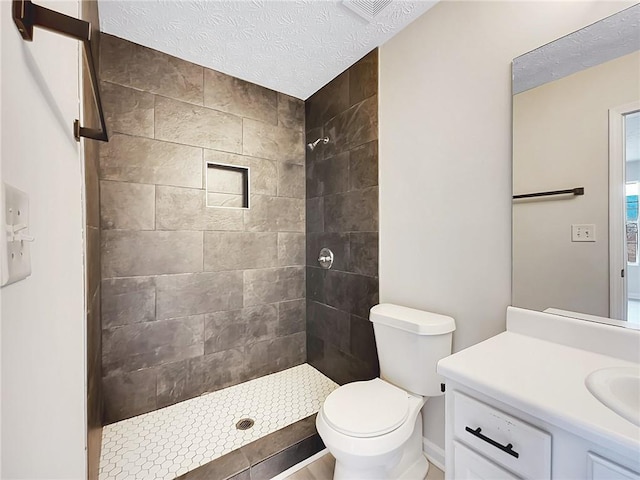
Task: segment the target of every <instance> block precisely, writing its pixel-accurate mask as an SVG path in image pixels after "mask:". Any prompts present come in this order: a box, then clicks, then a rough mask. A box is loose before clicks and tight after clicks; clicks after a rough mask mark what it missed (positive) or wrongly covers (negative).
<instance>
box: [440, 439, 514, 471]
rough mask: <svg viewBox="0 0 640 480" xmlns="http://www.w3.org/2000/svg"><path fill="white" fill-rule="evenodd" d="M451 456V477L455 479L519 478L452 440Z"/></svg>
mask: <svg viewBox="0 0 640 480" xmlns="http://www.w3.org/2000/svg"><path fill="white" fill-rule="evenodd" d="M453 456H454V460H453V478H455V479H456V480H489V479H491V480H495V479H500V480H518V479H519V478H520V477H516V476H515V475H513V474H511V473H510V472H507V471H506V470H505V469H504V468H502V467H499V466H498V465H496V464H495V463H492V462H490V461H489V460H487V459H486V458H484V457H481V456H480V455H478V454H477V453H475V452H474V451H473V450H470V449H469V448H467V447H465V446H464V445H462V444H461V443H458V442H453Z"/></svg>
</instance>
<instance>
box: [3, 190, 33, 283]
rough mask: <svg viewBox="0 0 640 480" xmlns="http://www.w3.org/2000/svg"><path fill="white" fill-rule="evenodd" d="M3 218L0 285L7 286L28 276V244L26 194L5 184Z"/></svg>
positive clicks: (29, 237) (29, 254) (27, 198)
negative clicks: (0, 276) (0, 275)
mask: <svg viewBox="0 0 640 480" xmlns="http://www.w3.org/2000/svg"><path fill="white" fill-rule="evenodd" d="M0 213H1V214H2V218H1V219H0V220H1V223H0V226H2V227H3V229H4V232H0V263H1V274H2V278H1V279H0V286H5V285H9V284H11V283H15V282H17V281H19V280H22V279H24V278H27V277H28V276H29V275H31V251H30V247H29V244H30V243H31V242H33V240H34V239H33V237H31V236H30V235H29V233H28V232H29V197H28V196H27V194H26V193H24V192H23V191H21V190H18V189H17V188H15V187H12V186H11V185H7V184H6V183H3V184H2V206H1V209H0Z"/></svg>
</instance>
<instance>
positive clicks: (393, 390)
mask: <svg viewBox="0 0 640 480" xmlns="http://www.w3.org/2000/svg"><path fill="white" fill-rule="evenodd" d="M410 398H411V395H409V394H408V393H407V392H405V391H404V390H402V389H400V388H398V387H396V386H394V385H391V384H390V383H387V382H385V381H384V380H381V379H380V378H375V379H373V380H369V381H366V382H353V383H349V384H346V385H343V386H341V387H339V388H338V389H336V390H334V391H333V392H331V393H330V394H329V396H328V397H327V398H326V400H325V401H324V404H323V406H322V411H323V415H324V418H325V420H326V421H327V423H328V424H329V426H330V427H331V428H333V429H334V430H336V431H338V432H340V433H342V434H344V435H348V436H351V437H359V438H370V437H378V436H380V435H384V434H386V433H389V432H392V431H393V430H396V429H397V428H398V427H400V426H401V425H402V424H403V423H404V422H405V420H406V419H407V417H408V415H409V399H410Z"/></svg>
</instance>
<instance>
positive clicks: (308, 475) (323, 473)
mask: <svg viewBox="0 0 640 480" xmlns="http://www.w3.org/2000/svg"><path fill="white" fill-rule="evenodd" d="M335 462H336V460H335V458H333V456H332V455H331V454H330V453H327V454H326V455H323V456H322V457H320V458H318V459H317V460H315V461H313V462H312V463H310V464H309V465H307V466H306V467H304V468H302V469H300V470H298V471H297V472H295V473H292V474H291V475H289V476H288V477H286V478H285V479H284V480H331V479H332V478H333V466H334V465H335ZM425 480H444V472H443V471H442V470H440V469H439V468H438V467H436V466H435V465H431V466H430V467H429V473H428V474H427V478H426V479H425Z"/></svg>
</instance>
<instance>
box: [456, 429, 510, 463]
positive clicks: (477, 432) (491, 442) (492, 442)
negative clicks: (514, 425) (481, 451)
mask: <svg viewBox="0 0 640 480" xmlns="http://www.w3.org/2000/svg"><path fill="white" fill-rule="evenodd" d="M464 429H465V430H466V431H467V432H469V433H470V434H471V435H473V436H474V437H478V438H479V439H480V440H484V441H485V442H487V443H488V444H489V445H493V446H494V447H496V448H499V449H500V450H502V451H503V452H506V453H508V454H509V455H511V456H512V457H515V458H518V457H519V456H520V454H519V453H518V452H516V451H515V450H513V445H512V444H510V443H508V444H507V445H506V446H505V445H500V444H499V443H498V442H496V441H495V440H494V439H493V438H489V437H487V436H485V435H483V434H482V433H480V432H481V431H482V429H481V428H480V427H478V428H476V429H475V430H473V429H472V428H470V427H464Z"/></svg>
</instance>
